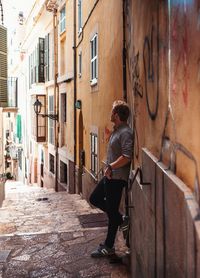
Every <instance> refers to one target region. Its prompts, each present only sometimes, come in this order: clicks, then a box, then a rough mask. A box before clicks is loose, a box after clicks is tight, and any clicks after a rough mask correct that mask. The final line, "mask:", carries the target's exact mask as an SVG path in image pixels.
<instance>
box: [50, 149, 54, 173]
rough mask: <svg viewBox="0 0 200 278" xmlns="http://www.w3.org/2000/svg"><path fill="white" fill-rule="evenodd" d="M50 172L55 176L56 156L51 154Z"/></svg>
mask: <svg viewBox="0 0 200 278" xmlns="http://www.w3.org/2000/svg"><path fill="white" fill-rule="evenodd" d="M49 171H50V172H51V173H52V174H54V156H53V155H52V154H51V153H50V154H49Z"/></svg>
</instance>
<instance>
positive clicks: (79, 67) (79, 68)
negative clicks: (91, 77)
mask: <svg viewBox="0 0 200 278" xmlns="http://www.w3.org/2000/svg"><path fill="white" fill-rule="evenodd" d="M78 75H79V77H81V75H82V52H80V53H79V55H78Z"/></svg>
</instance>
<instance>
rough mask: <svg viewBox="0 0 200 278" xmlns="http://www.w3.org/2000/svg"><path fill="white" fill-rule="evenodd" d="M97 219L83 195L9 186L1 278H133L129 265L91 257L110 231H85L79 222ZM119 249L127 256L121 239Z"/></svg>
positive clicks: (1, 230)
mask: <svg viewBox="0 0 200 278" xmlns="http://www.w3.org/2000/svg"><path fill="white" fill-rule="evenodd" d="M97 213H99V211H98V210H96V209H92V208H91V207H90V206H89V204H88V203H87V202H86V200H82V199H81V196H80V195H77V194H73V195H71V194H68V193H66V192H59V193H55V192H53V191H50V190H47V189H43V188H41V187H38V186H36V185H35V186H26V185H23V184H22V183H20V182H14V181H10V182H7V183H6V186H5V200H4V202H3V206H2V208H0V277H2V278H28V277H30V278H33V277H43V278H44V277H45V278H55V277H58V278H61V277H63V278H64V277H74V278H75V277H104V278H106V277H113V278H114V277H123V278H125V277H129V276H128V270H127V265H126V264H125V261H123V264H122V263H121V264H111V263H110V262H109V260H108V259H92V258H91V257H90V253H91V251H93V250H94V249H95V248H96V246H97V245H98V244H99V242H101V241H102V239H103V236H104V233H105V231H106V230H105V229H106V228H105V227H91V228H90V227H89V228H84V227H83V225H81V221H80V220H79V219H80V215H82V216H83V215H87V214H93V215H94V216H95V215H96V214H97ZM97 215H98V214H97ZM102 226H103V225H102ZM104 226H105V225H104ZM116 249H117V253H118V255H124V254H125V251H126V248H125V247H124V243H123V240H122V235H120V234H119V237H118V240H117V243H116Z"/></svg>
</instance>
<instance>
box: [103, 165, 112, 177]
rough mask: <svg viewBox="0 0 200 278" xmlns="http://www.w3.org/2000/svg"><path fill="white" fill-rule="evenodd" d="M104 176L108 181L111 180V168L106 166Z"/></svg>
mask: <svg viewBox="0 0 200 278" xmlns="http://www.w3.org/2000/svg"><path fill="white" fill-rule="evenodd" d="M104 176H105V177H106V178H108V179H109V180H110V179H111V178H112V168H111V166H107V167H106V169H105V171H104Z"/></svg>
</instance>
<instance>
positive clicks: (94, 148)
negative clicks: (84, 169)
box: [90, 132, 98, 176]
mask: <svg viewBox="0 0 200 278" xmlns="http://www.w3.org/2000/svg"><path fill="white" fill-rule="evenodd" d="M90 151H91V159H90V163H91V164H90V165H91V167H90V170H91V172H92V174H94V175H95V176H96V175H97V174H98V135H97V134H96V133H92V132H91V133H90Z"/></svg>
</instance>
